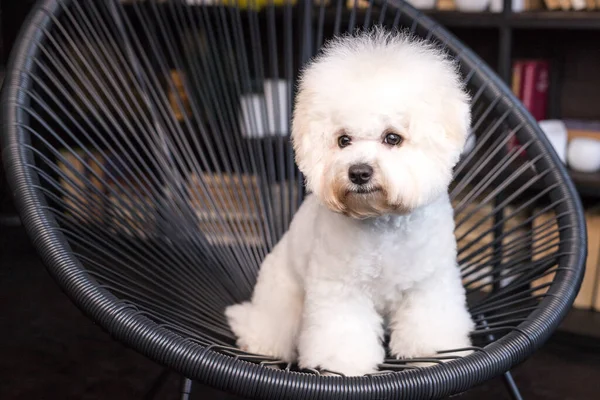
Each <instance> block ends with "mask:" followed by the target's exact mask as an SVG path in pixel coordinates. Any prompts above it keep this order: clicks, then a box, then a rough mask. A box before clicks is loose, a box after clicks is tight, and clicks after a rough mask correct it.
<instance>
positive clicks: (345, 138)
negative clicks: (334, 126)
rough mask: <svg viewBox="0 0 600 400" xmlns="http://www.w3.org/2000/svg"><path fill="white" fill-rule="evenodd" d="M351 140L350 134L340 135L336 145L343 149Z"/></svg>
mask: <svg viewBox="0 0 600 400" xmlns="http://www.w3.org/2000/svg"><path fill="white" fill-rule="evenodd" d="M351 141H352V139H350V136H348V135H342V136H340V137H339V138H338V146H340V148H341V149H343V148H344V147H346V146H349V145H350V142H351Z"/></svg>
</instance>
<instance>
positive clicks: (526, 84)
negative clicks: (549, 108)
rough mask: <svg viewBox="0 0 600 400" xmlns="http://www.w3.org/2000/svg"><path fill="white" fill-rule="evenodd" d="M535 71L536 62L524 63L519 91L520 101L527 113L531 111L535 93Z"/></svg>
mask: <svg viewBox="0 0 600 400" xmlns="http://www.w3.org/2000/svg"><path fill="white" fill-rule="evenodd" d="M536 69H537V62H536V61H526V62H525V63H524V66H523V87H522V89H521V101H522V102H523V105H524V106H525V108H527V110H529V112H530V113H531V112H532V111H533V100H534V91H535V75H536Z"/></svg>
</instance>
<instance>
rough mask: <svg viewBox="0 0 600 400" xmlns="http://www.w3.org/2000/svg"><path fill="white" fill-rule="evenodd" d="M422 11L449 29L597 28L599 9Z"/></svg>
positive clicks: (599, 16) (599, 17)
mask: <svg viewBox="0 0 600 400" xmlns="http://www.w3.org/2000/svg"><path fill="white" fill-rule="evenodd" d="M425 14H427V15H428V16H429V17H431V18H433V19H435V20H436V21H438V22H440V23H441V24H443V25H445V26H447V27H451V28H457V27H478V28H500V27H512V28H519V29H569V30H596V29H597V30H600V12H598V11H524V12H519V13H509V14H508V15H504V14H502V13H494V12H489V11H485V12H461V11H425Z"/></svg>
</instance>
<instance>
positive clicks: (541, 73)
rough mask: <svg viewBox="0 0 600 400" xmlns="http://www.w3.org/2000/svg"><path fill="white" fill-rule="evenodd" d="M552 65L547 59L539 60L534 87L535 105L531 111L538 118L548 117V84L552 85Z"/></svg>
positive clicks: (539, 119)
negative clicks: (550, 77)
mask: <svg viewBox="0 0 600 400" xmlns="http://www.w3.org/2000/svg"><path fill="white" fill-rule="evenodd" d="M549 75H550V65H549V64H548V62H546V61H538V63H537V69H536V75H535V80H534V88H533V106H532V111H531V113H532V114H533V116H534V117H535V118H536V119H537V120H538V121H541V120H543V119H546V110H547V107H548V86H549V85H550V79H549Z"/></svg>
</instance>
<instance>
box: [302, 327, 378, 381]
mask: <svg viewBox="0 0 600 400" xmlns="http://www.w3.org/2000/svg"><path fill="white" fill-rule="evenodd" d="M384 356H385V350H384V348H383V345H382V344H380V343H379V342H378V341H377V340H376V338H374V337H368V336H365V337H360V335H346V336H343V335H340V336H330V337H329V338H328V337H325V336H323V335H318V334H316V335H312V334H311V333H310V332H309V333H305V334H304V335H302V336H301V338H300V345H299V358H298V364H299V366H300V367H301V368H312V369H321V370H326V371H331V372H333V374H332V375H335V374H343V375H346V376H361V375H365V374H371V373H374V372H377V369H378V366H379V364H380V363H382V362H383V360H384Z"/></svg>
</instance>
